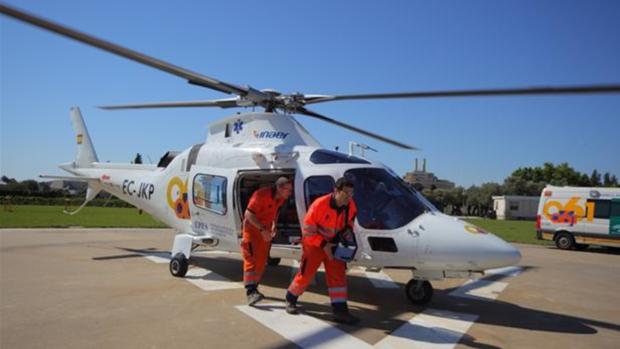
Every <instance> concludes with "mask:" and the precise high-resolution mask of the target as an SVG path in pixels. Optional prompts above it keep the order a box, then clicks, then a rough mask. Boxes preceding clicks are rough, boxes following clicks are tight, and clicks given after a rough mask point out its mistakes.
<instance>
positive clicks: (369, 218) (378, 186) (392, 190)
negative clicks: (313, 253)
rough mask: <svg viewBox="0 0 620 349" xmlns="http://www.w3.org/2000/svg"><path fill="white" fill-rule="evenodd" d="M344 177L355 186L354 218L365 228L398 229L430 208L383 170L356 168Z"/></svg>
mask: <svg viewBox="0 0 620 349" xmlns="http://www.w3.org/2000/svg"><path fill="white" fill-rule="evenodd" d="M345 177H347V178H349V179H350V180H352V181H353V183H354V185H355V190H354V194H353V200H354V201H355V204H356V205H357V220H358V222H359V224H360V225H361V226H362V227H364V228H366V229H381V230H391V229H396V228H400V227H402V226H404V225H405V224H407V223H409V222H411V221H412V220H414V219H415V218H416V217H418V216H419V215H421V214H423V213H424V212H425V211H427V210H432V208H430V207H427V206H426V205H425V204H424V203H423V202H422V201H421V200H420V199H419V198H418V196H417V195H416V194H415V192H414V191H412V190H410V189H409V188H407V187H406V186H405V185H404V184H403V181H401V180H399V179H400V178H398V177H395V176H393V175H391V174H390V173H388V171H386V170H385V169H382V168H356V169H352V170H348V171H347V172H345Z"/></svg>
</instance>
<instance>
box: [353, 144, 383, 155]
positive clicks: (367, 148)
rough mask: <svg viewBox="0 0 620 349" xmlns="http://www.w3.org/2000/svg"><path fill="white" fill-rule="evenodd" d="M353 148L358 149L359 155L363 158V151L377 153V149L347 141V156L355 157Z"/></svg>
mask: <svg viewBox="0 0 620 349" xmlns="http://www.w3.org/2000/svg"><path fill="white" fill-rule="evenodd" d="M355 147H358V148H360V155H361V156H362V157H363V158H365V157H366V154H365V152H364V151H365V150H371V151H374V152H375V153H377V152H378V151H377V149H375V148H373V147H371V146H369V145H368V144H363V143H357V142H353V141H349V156H353V155H355V154H354V153H355V152H354V151H353V150H354V148H355Z"/></svg>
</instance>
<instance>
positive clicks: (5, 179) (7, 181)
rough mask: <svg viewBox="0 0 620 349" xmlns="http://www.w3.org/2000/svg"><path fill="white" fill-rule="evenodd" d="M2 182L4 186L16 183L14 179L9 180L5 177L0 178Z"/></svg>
mask: <svg viewBox="0 0 620 349" xmlns="http://www.w3.org/2000/svg"><path fill="white" fill-rule="evenodd" d="M2 181H3V182H4V183H6V184H12V183H17V180H16V179H15V178H9V177H7V176H2Z"/></svg>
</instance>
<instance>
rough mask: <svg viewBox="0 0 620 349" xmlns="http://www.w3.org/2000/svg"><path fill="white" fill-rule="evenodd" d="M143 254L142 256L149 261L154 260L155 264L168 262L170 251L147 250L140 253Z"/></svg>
mask: <svg viewBox="0 0 620 349" xmlns="http://www.w3.org/2000/svg"><path fill="white" fill-rule="evenodd" d="M140 254H141V255H143V256H144V258H146V259H148V260H150V261H151V262H155V263H157V264H161V263H170V259H171V258H170V252H149V253H140Z"/></svg>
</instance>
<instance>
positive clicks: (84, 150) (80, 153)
mask: <svg viewBox="0 0 620 349" xmlns="http://www.w3.org/2000/svg"><path fill="white" fill-rule="evenodd" d="M70 114H71V124H73V130H74V131H75V133H76V137H77V155H76V157H75V166H76V167H78V168H85V167H92V163H93V162H98V161H99V159H98V158H97V153H95V148H94V147H93V142H92V141H91V140H90V135H89V134H88V130H87V129H86V125H85V124H84V119H83V118H82V113H81V112H80V108H78V107H72V108H71V113H70Z"/></svg>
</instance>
